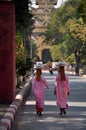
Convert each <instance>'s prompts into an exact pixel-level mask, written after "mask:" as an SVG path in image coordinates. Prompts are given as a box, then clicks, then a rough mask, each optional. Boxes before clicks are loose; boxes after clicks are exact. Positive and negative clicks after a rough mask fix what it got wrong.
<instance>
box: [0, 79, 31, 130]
mask: <svg viewBox="0 0 86 130" xmlns="http://www.w3.org/2000/svg"><path fill="white" fill-rule="evenodd" d="M31 81H32V78H30V80H29V81H28V82H27V83H26V84H25V85H24V87H23V89H22V90H21V91H20V92H19V93H18V94H17V95H16V97H15V99H14V101H13V102H12V103H11V105H10V106H9V108H8V109H7V112H6V113H5V114H4V117H3V119H1V121H0V130H10V129H11V127H12V123H13V121H14V119H15V116H16V114H17V112H18V110H19V108H20V106H21V105H22V103H23V100H24V98H25V97H26V96H27V94H28V93H29V92H30V91H31V83H32V82H31Z"/></svg>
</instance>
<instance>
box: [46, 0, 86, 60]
mask: <svg viewBox="0 0 86 130" xmlns="http://www.w3.org/2000/svg"><path fill="white" fill-rule="evenodd" d="M83 1H84V0H83ZM80 2H81V0H77V1H76V0H68V1H67V2H66V3H65V5H63V6H61V7H60V8H58V9H57V10H55V11H54V12H53V13H52V14H51V18H50V23H49V25H48V28H47V30H46V32H45V37H46V38H45V42H48V43H49V44H51V45H52V47H53V45H56V46H57V47H56V48H58V49H56V48H55V46H54V47H53V50H59V51H57V53H55V55H56V56H55V57H58V56H59V55H60V58H61V59H62V58H64V59H65V60H68V59H70V61H72V60H71V58H72V57H73V56H72V54H73V52H74V50H76V49H77V50H79V51H81V54H82V52H83V50H85V49H86V24H85V22H84V19H83V17H81V15H79V14H78V13H77V12H78V9H79V7H80V5H81V3H80ZM84 7H85V6H84ZM85 9H86V8H85ZM85 9H84V11H85ZM85 14H86V13H85ZM64 47H65V48H64ZM63 48H64V49H63ZM52 53H54V52H53V51H52ZM59 53H61V54H59ZM81 56H82V58H83V55H81ZM73 62H74V61H73Z"/></svg>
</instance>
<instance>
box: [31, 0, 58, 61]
mask: <svg viewBox="0 0 86 130" xmlns="http://www.w3.org/2000/svg"><path fill="white" fill-rule="evenodd" d="M32 1H33V2H32V3H33V4H32V5H31V7H30V8H31V11H32V14H34V17H35V29H34V30H33V32H32V38H33V39H34V40H35V41H36V43H37V47H38V56H39V57H40V60H42V61H43V62H44V63H46V62H48V61H52V58H51V55H50V51H49V49H50V46H49V45H47V44H46V43H43V40H44V36H43V33H44V32H45V30H46V28H47V25H48V24H49V17H50V14H51V13H52V11H53V10H54V9H55V6H56V5H57V0H32Z"/></svg>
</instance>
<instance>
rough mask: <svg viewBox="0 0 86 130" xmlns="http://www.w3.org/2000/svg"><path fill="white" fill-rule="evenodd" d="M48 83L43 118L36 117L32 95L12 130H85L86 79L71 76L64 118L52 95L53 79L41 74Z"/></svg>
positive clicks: (21, 110) (48, 75)
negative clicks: (48, 87) (67, 106)
mask: <svg viewBox="0 0 86 130" xmlns="http://www.w3.org/2000/svg"><path fill="white" fill-rule="evenodd" d="M43 75H44V77H45V78H46V79H47V80H48V81H49V86H50V89H48V90H47V89H46V88H45V110H44V112H43V116H40V117H39V116H38V115H36V112H35V101H34V96H33V93H31V95H30V96H28V97H27V99H26V101H25V102H24V104H23V106H22V107H21V109H20V111H19V113H18V115H17V117H16V120H15V123H14V124H13V128H12V130H86V78H83V77H80V76H71V75H69V78H70V85H71V94H70V95H69V98H68V104H69V109H68V110H67V115H66V116H61V115H59V111H58V108H57V106H56V101H55V96H54V95H53V88H54V77H55V76H56V73H54V75H53V76H51V75H50V74H49V73H43Z"/></svg>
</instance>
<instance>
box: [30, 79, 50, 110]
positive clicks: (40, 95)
mask: <svg viewBox="0 0 86 130" xmlns="http://www.w3.org/2000/svg"><path fill="white" fill-rule="evenodd" d="M45 86H46V87H47V88H48V82H47V81H46V80H45V79H44V78H43V77H41V81H37V80H36V78H34V80H33V82H32V87H33V93H34V96H35V100H36V111H43V108H44V87H45Z"/></svg>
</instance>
